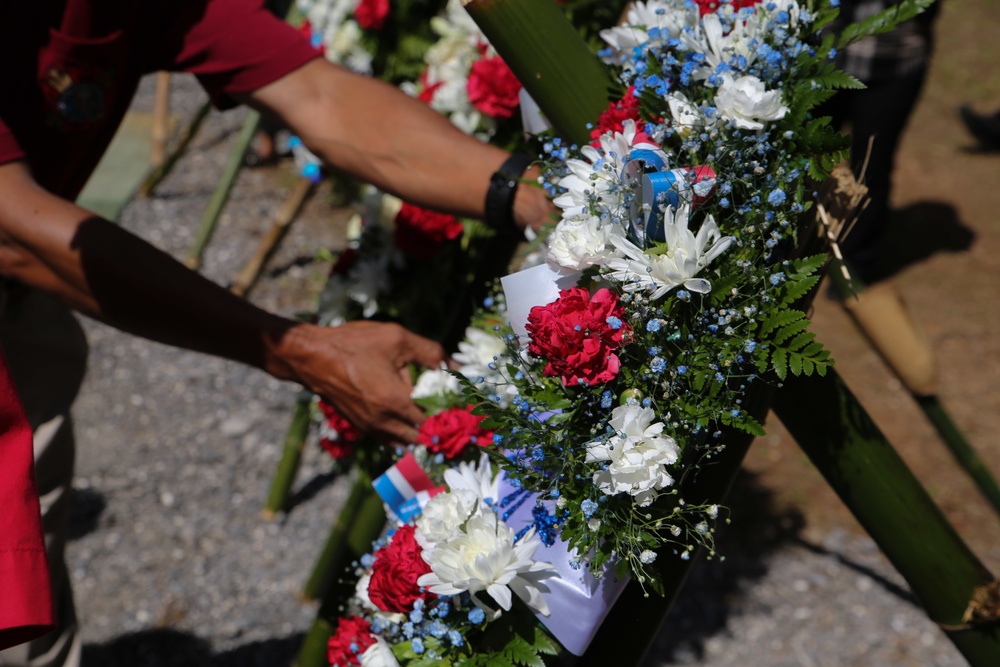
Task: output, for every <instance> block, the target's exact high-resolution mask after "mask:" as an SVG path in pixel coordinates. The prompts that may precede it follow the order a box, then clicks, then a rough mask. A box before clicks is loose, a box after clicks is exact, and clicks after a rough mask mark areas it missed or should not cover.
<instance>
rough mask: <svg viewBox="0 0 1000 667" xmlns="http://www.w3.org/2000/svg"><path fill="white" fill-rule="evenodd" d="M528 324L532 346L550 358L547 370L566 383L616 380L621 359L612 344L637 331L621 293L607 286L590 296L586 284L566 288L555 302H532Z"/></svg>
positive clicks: (543, 356)
mask: <svg viewBox="0 0 1000 667" xmlns="http://www.w3.org/2000/svg"><path fill="white" fill-rule="evenodd" d="M609 320H610V322H609ZM612 323H614V324H615V325H617V328H615V326H612ZM527 329H528V334H529V335H530V336H531V343H530V344H529V345H528V351H529V352H531V353H532V354H534V355H535V356H538V357H542V358H543V359H545V360H547V361H548V363H547V364H546V366H545V371H544V373H545V375H547V376H550V377H551V376H559V377H561V378H562V381H563V384H565V385H566V386H567V387H570V386H574V385H578V384H581V381H582V382H583V383H585V384H588V385H590V386H594V385H596V384H601V383H604V382H609V381H610V380H612V379H613V378H614V377H615V376H616V375H618V369H619V367H620V365H621V364H620V362H619V360H618V356H617V355H615V354H614V353H613V350H617V349H618V348H620V347H621V346H622V345H624V344H625V343H626V342H628V339H629V338H630V337H631V333H632V328H631V327H630V326H629V325H628V323H627V322H625V309H624V308H623V307H622V305H621V304H620V303H618V295H616V294H615V293H614V292H612V291H610V290H608V289H606V288H602V289H599V290H597V292H596V293H595V294H594V296H593V297H591V296H590V293H589V292H588V291H587V290H585V289H583V288H582V287H573V288H571V289H568V290H562V291H561V292H560V293H559V298H558V299H556V300H555V301H553V302H552V303H550V304H548V305H546V306H535V307H534V308H532V309H531V311H530V312H529V313H528V325H527Z"/></svg>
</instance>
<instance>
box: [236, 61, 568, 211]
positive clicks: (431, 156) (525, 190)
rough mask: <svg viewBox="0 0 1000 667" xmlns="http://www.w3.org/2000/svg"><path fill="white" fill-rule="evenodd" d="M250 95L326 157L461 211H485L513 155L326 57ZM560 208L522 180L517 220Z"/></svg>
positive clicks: (406, 193)
mask: <svg viewBox="0 0 1000 667" xmlns="http://www.w3.org/2000/svg"><path fill="white" fill-rule="evenodd" d="M243 101H245V102H246V103H248V104H250V105H251V106H254V107H256V108H257V109H260V110H261V111H264V112H267V113H271V114H272V115H277V116H278V117H280V118H281V119H282V120H283V121H284V122H285V123H287V124H288V125H289V127H291V128H292V129H293V130H294V131H295V132H296V133H298V135H299V136H300V137H301V138H302V141H303V142H304V143H305V144H306V146H308V147H309V149H310V150H311V151H313V152H314V153H315V154H316V155H317V156H318V157H319V158H320V159H322V160H323V161H324V162H326V163H327V164H330V165H332V166H334V167H336V168H337V169H340V170H342V171H346V172H348V173H351V174H353V175H355V176H357V177H358V178H360V179H361V180H364V181H366V182H369V183H372V184H374V185H376V186H378V187H379V188H380V189H382V190H384V191H386V192H390V193H392V194H394V195H397V196H399V197H401V198H402V199H405V200H406V201H409V202H412V203H414V204H418V205H421V206H425V207H427V208H434V209H437V210H442V211H446V212H449V213H454V214H457V215H463V216H467V217H475V218H482V217H483V213H484V207H485V201H486V191H487V188H488V187H489V182H490V176H491V175H492V174H493V173H494V172H495V171H496V170H497V168H498V167H500V165H501V164H503V162H504V160H506V159H507V157H508V154H507V153H506V152H505V151H503V150H501V149H499V148H497V147H495V146H490V145H489V144H485V143H483V142H481V141H478V140H476V139H474V138H471V137H469V136H467V135H465V134H463V133H462V132H461V131H459V130H458V129H456V128H455V127H454V126H453V125H452V124H451V122H450V121H449V120H448V119H447V118H445V117H444V116H442V115H441V114H439V113H437V112H436V111H434V110H432V109H430V108H429V107H428V106H427V105H426V104H424V103H423V102H421V101H419V100H417V99H414V98H412V97H409V96H408V95H406V94H404V93H402V92H401V91H400V90H398V89H396V88H394V87H392V86H390V85H388V84H385V83H383V82H381V81H378V80H375V79H371V78H367V77H362V76H358V75H356V74H352V73H351V72H349V71H347V70H345V69H343V68H341V67H338V66H336V65H333V64H331V63H329V62H326V61H324V60H322V59H316V60H312V61H310V62H308V63H306V64H305V65H303V66H302V67H300V68H298V69H296V70H294V71H292V72H291V73H289V74H287V75H285V76H284V77H282V78H280V79H278V80H277V81H274V82H272V83H270V84H268V85H266V86H264V87H263V88H260V89H258V90H256V91H254V92H253V93H250V94H248V95H246V96H244V98H243ZM531 175H537V172H535V171H532V172H529V175H528V176H529V177H530V176H531ZM553 211H554V208H553V207H552V205H551V204H550V203H549V201H548V198H547V197H546V196H545V193H544V191H543V190H542V189H541V188H537V187H532V186H531V185H530V184H523V185H522V186H520V187H518V189H517V194H516V197H515V200H514V221H515V223H516V224H517V225H518V226H519V227H520V228H521V229H524V228H526V227H532V228H535V229H537V228H539V227H541V226H542V225H543V224H544V223H545V222H546V221H548V218H549V216H550V215H551V213H552V212H553Z"/></svg>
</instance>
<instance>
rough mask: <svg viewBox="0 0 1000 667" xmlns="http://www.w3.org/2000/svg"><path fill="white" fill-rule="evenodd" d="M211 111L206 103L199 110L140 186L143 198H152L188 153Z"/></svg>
mask: <svg viewBox="0 0 1000 667" xmlns="http://www.w3.org/2000/svg"><path fill="white" fill-rule="evenodd" d="M211 110H212V103H211V102H205V103H204V104H202V105H201V106H200V107H199V108H198V110H197V111H196V112H195V114H194V117H192V118H191V121H190V122H189V123H188V124H187V126H186V127H185V128H184V130H183V131H182V132H181V134H180V136H179V137H178V138H177V144H176V145H175V146H174V148H173V150H171V151H169V152H168V153H167V155H166V156H165V157H164V159H163V162H162V163H161V164H160V165H159V166H157V167H156V168H155V169H153V171H151V172H150V173H149V176H147V177H146V180H145V181H143V183H142V185H141V186H139V194H140V195H142V196H143V197H150V196H152V195H153V191H154V190H156V187H157V186H158V185H159V184H160V183H161V182H162V181H163V179H164V178H166V177H167V175H168V174H169V173H170V172H171V171H172V170H173V168H174V165H176V164H177V161H178V160H179V159H180V158H181V156H182V155H184V153H185V151H187V148H188V145H189V144H190V143H191V140H192V139H194V137H195V135H196V134H198V130H199V128H201V124H202V122H203V121H204V120H205V118H206V117H207V116H208V112H209V111H211Z"/></svg>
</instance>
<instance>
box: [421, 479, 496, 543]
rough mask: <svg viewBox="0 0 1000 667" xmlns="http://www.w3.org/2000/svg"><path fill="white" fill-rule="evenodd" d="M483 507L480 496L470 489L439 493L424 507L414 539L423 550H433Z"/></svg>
mask: <svg viewBox="0 0 1000 667" xmlns="http://www.w3.org/2000/svg"><path fill="white" fill-rule="evenodd" d="M481 505H482V501H481V500H480V499H479V496H478V495H477V494H475V493H473V492H472V491H469V490H468V489H462V490H456V491H452V492H448V493H439V494H437V495H436V496H434V497H433V498H431V499H430V500H428V501H427V504H426V505H424V509H423V512H422V513H421V514H420V518H418V519H417V521H416V526H417V529H416V530H415V531H414V533H413V538H414V539H415V540H416V541H417V544H419V545H420V547H421V548H422V549H425V550H426V549H433V548H434V546H435V545H437V544H438V543H440V542H444V541H445V540H447V539H448V538H449V537H451V536H452V534H453V533H454V532H455V531H456V530H458V526H461V525H462V524H463V523H464V522H465V521H466V520H467V519H468V518H469V517H470V516H471V515H472V514H473V513H474V512H477V511H478V510H479V507H480V506H481Z"/></svg>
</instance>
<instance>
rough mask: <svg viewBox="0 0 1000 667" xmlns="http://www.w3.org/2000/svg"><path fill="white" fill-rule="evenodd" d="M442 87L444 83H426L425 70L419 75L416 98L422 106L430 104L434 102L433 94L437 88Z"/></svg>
mask: <svg viewBox="0 0 1000 667" xmlns="http://www.w3.org/2000/svg"><path fill="white" fill-rule="evenodd" d="M443 85H444V81H438V82H437V83H427V70H424V71H423V72H422V73H421V74H420V92H419V93H417V98H418V99H419V100H420V101H421V102H423V103H424V104H428V105H429V104H430V103H431V102H433V101H434V93H435V92H436V91H437V89H438V88H440V87H441V86H443Z"/></svg>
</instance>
